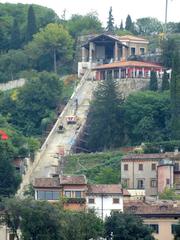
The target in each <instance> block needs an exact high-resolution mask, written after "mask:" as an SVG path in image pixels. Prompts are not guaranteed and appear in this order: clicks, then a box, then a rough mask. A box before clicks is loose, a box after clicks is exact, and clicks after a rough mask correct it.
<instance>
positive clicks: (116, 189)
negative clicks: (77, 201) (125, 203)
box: [88, 184, 122, 194]
mask: <svg viewBox="0 0 180 240" xmlns="http://www.w3.org/2000/svg"><path fill="white" fill-rule="evenodd" d="M115 193H118V194H122V187H121V185H120V184H98V185H95V184H92V185H88V194H115Z"/></svg>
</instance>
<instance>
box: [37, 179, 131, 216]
mask: <svg viewBox="0 0 180 240" xmlns="http://www.w3.org/2000/svg"><path fill="white" fill-rule="evenodd" d="M34 189H35V199H36V200H47V201H50V202H55V201H58V200H61V201H62V203H63V206H64V208H65V209H69V210H77V211H79V210H85V209H88V208H91V209H94V210H95V212H96V213H97V215H98V216H99V217H101V218H102V219H105V217H106V216H109V215H110V213H111V211H123V197H125V198H126V199H128V198H129V197H130V195H129V192H128V191H127V190H126V189H123V188H122V186H121V185H120V184H97V185H94V184H88V183H87V180H86V177H85V176H84V175H81V176H66V175H63V176H59V177H56V178H36V179H35V182H34Z"/></svg>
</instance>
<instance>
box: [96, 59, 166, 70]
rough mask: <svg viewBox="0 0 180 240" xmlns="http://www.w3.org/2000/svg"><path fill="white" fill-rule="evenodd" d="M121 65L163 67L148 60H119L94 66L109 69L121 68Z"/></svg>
mask: <svg viewBox="0 0 180 240" xmlns="http://www.w3.org/2000/svg"><path fill="white" fill-rule="evenodd" d="M121 67H149V68H158V69H159V68H163V67H162V66H161V65H158V64H155V63H149V62H140V61H119V62H113V63H109V64H103V65H99V66H97V67H95V68H94V70H96V69H97V70H98V69H111V68H121Z"/></svg>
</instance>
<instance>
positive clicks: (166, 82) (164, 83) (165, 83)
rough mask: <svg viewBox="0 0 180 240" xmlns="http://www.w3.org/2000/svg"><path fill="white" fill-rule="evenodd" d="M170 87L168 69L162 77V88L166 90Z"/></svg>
mask: <svg viewBox="0 0 180 240" xmlns="http://www.w3.org/2000/svg"><path fill="white" fill-rule="evenodd" d="M168 89H169V76H168V73H167V72H166V70H165V71H164V73H163V77H162V86H161V90H162V91H165V90H168Z"/></svg>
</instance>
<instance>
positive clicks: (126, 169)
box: [124, 163, 129, 171]
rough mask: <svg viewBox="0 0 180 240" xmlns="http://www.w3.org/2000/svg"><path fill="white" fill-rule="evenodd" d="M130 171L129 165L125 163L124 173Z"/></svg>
mask: <svg viewBox="0 0 180 240" xmlns="http://www.w3.org/2000/svg"><path fill="white" fill-rule="evenodd" d="M128 169H129V166H128V163H125V164H124V171H128Z"/></svg>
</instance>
